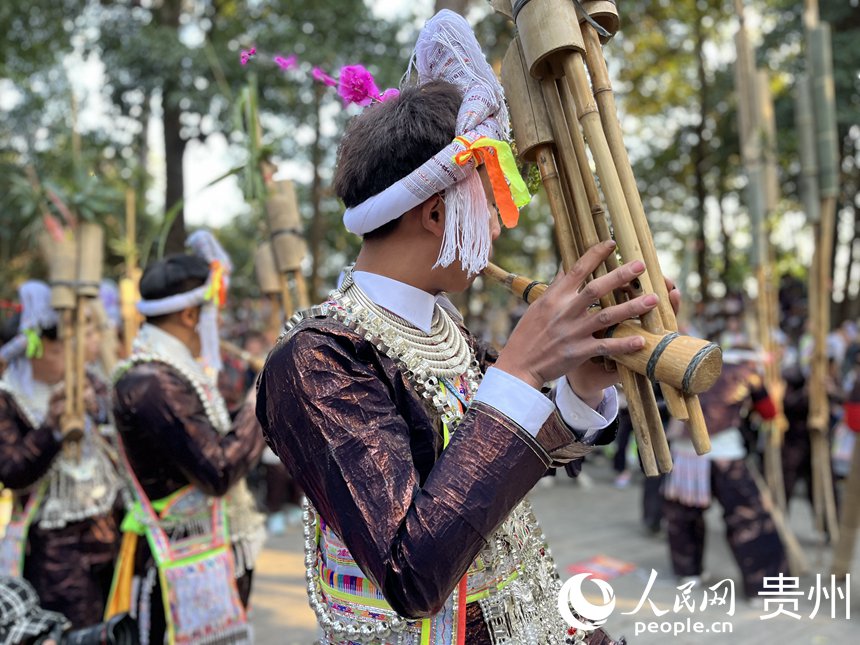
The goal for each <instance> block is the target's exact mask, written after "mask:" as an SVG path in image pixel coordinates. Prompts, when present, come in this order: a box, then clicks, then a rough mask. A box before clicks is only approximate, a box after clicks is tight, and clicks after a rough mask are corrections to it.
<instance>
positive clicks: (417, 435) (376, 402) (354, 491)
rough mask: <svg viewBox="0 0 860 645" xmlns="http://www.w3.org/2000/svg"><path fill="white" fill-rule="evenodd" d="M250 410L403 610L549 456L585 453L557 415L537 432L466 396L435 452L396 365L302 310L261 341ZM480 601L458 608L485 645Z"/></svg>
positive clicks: (423, 413) (433, 584) (438, 599)
mask: <svg viewBox="0 0 860 645" xmlns="http://www.w3.org/2000/svg"><path fill="white" fill-rule="evenodd" d="M476 353H477V354H478V355H480V356H481V357H482V358H483V357H484V355H483V353H481V352H480V351H479V352H476ZM487 358H488V359H489V360H483V361H482V366H483V367H484V368H486V367H487V366H488V364H489V361H491V360H492V355H490V356H488V357H487ZM257 415H258V417H259V419H260V421H261V424H262V426H263V431H264V433H265V435H266V439H267V441H268V442H269V445H270V446H271V447H272V450H274V451H275V453H277V454H278V456H279V457H280V458H281V460H282V461H283V462H284V464H286V466H287V468H288V470H289V471H290V472H291V474H293V476H294V477H295V478H296V481H297V483H298V484H299V485H300V486H301V487H302V489H303V490H304V491H305V493H306V494H307V496H308V497H309V498H310V500H311V501H312V502H313V504H314V506H315V507H316V509H317V510H318V512H319V513H320V515H321V516H322V517H323V518H324V519H325V520H326V522H327V523H328V524H329V525H330V526H331V527H332V529H333V530H334V532H335V533H337V535H338V536H339V537H340V538H341V539H342V540H343V541H344V543H345V544H346V546H347V547H348V549H349V550H350V553H351V554H352V556H353V557H354V558H355V560H356V561H357V562H358V563H359V565H360V566H361V568H362V570H363V571H364V572H365V574H366V575H367V576H368V577H369V578H370V579H371V580H372V581H373V582H374V583H375V584H376V585H377V586H378V587H379V588H380V589H381V590H382V592H383V594H384V595H385V598H386V600H387V601H388V602H389V604H390V605H391V606H392V607H393V608H394V609H395V610H396V611H397V612H398V613H400V614H401V615H403V616H407V617H423V616H429V615H432V614H434V613H435V612H437V611H438V610H439V609H440V607H441V606H442V604H443V603H444V601H445V599H446V598H447V597H448V596H449V595H450V594H451V593H452V591H453V589H454V587H455V586H456V584H457V582H458V581H459V580H460V579H461V578H462V576H463V575H464V573H465V572H466V569H467V568H468V567H469V565H470V564H471V563H472V561H473V560H474V558H475V556H476V554H477V553H478V551H479V550H480V549H481V548H482V547H483V546H484V545H485V544H486V541H487V539H488V538H489V537H490V536H491V535H492V533H493V532H494V531H495V530H496V529H497V528H498V527H499V525H500V524H501V523H502V521H503V520H504V519H505V517H506V516H507V515H508V513H509V512H510V511H511V510H512V509H513V508H514V507H515V506H516V505H517V504H518V503H519V502H520V501H521V500H522V499H523V497H524V496H525V494H526V493H527V492H528V491H529V490H530V489H531V488H532V486H533V485H534V484H535V483H536V482H537V481H538V479H540V477H541V476H543V474H544V473H545V472H546V471H547V468H548V466H549V465H551V464H552V463H553V458H552V455H561V456H562V457H561V458H562V461H561V462H560V463H563V462H564V461H568V460H569V459H571V458H573V457H574V456H575V457H577V458H581V457H582V456H583V455H584V454H585V453H586V452H587V451H588V448H587V447H585V446H583V445H582V444H580V443H578V442H576V441H575V439H574V435H573V433H572V432H571V431H570V429H569V428H568V427H567V426H566V425H565V424H564V422H563V421H562V420H561V417H560V416H559V415H558V413H555V414H553V415H552V416H550V418H549V419H548V420H547V422H546V423H545V424H544V426H543V427H542V428H541V430H540V432H539V433H538V436H537V439H536V440H535V439H534V438H532V437H531V436H530V435H528V433H526V432H525V431H524V430H523V429H522V428H520V427H519V426H517V425H516V424H515V423H514V422H513V421H512V420H511V419H509V418H507V417H506V416H504V415H502V414H501V413H499V412H498V411H496V410H495V409H493V408H491V407H490V406H488V405H485V404H483V403H474V404H472V405H471V407H470V408H469V409H468V411H467V412H466V414H465V415H464V417H463V419H462V421H461V422H460V424H459V426H458V427H457V431H456V432H455V433H454V434H453V436H452V438H451V442H450V444H449V445H448V447H447V449H445V451H444V452H443V451H442V436H441V424H440V423H439V420H438V419H437V418H436V417H435V415H434V414H432V413H430V412H429V411H428V409H427V408H426V407H425V405H424V404H423V403H422V400H421V399H420V398H419V397H418V396H417V394H416V392H415V390H414V388H413V386H412V384H411V383H410V382H409V380H408V379H407V378H406V376H405V375H404V374H403V373H402V372H401V370H400V369H399V368H398V366H397V364H396V363H395V362H394V361H392V360H391V359H390V358H388V357H387V356H385V355H384V354H382V353H380V352H379V351H378V350H377V348H376V347H374V345H373V344H372V343H371V342H369V341H368V340H366V339H365V338H363V337H362V336H360V335H359V334H357V333H355V332H353V331H350V330H348V329H347V328H346V327H344V326H343V325H341V324H340V323H338V322H336V321H332V320H328V319H314V320H305V321H304V322H302V323H300V325H299V326H298V328H297V329H296V331H295V333H294V334H293V335H292V336H291V337H289V338H288V339H286V340H283V341H281V342H280V343H279V344H278V345H277V346H276V347H275V349H274V350H273V351H272V353H271V354H270V356H269V359H268V361H267V364H266V367H265V368H264V370H263V372H262V374H261V378H260V383H259V388H258V399H257ZM605 434H608V435H609V438H610V440H611V437H612V436H613V434H614V428H613V430H610V431H608V432H607V433H605ZM604 441H605V439H604ZM478 611H479V610H478V609H477V608H475V607H471V608H470V609H469V614H468V619H469V634H470V637H469V638H468V639H467V642H468V643H475V644H476V645H483V644H484V643H489V640H488V636H487V635H486V628H485V627H484V626H483V623H482V621H481V619H480V616H479V614H478V613H477V612H478Z"/></svg>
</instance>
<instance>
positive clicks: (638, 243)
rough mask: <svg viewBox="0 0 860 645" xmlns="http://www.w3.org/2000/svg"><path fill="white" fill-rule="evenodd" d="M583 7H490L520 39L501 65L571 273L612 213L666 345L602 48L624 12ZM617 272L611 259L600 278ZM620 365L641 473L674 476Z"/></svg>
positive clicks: (661, 293)
mask: <svg viewBox="0 0 860 645" xmlns="http://www.w3.org/2000/svg"><path fill="white" fill-rule="evenodd" d="M584 5H585V8H583V6H582V5H580V3H579V2H576V1H574V2H567V1H565V2H559V1H558V0H515V1H513V2H511V1H508V2H507V3H504V2H502V1H500V0H497V1H495V2H493V6H494V7H496V9H497V10H499V11H500V12H501V13H504V14H505V15H507V16H509V17H511V18H512V19H513V20H514V21H515V22H516V25H517V30H518V34H519V35H518V37H517V39H516V40H515V41H514V42H513V43H512V44H511V47H510V49H509V50H508V54H507V55H506V57H505V61H504V63H503V66H502V83H503V85H504V86H505V90H506V95H507V99H508V102H509V104H510V108H511V117H512V122H513V129H514V134H515V136H516V140H517V149H518V151H519V153H520V156H521V158H523V159H525V160H528V161H534V162H535V163H536V164H537V165H538V168H539V170H540V172H541V177H542V179H543V181H544V187H545V189H546V191H547V197H548V201H549V204H550V209H551V211H552V213H553V219H554V220H555V228H556V235H557V238H558V243H559V252H560V255H561V257H562V261H563V264H564V266H565V269H566V270H567V269H569V268H570V267H571V266H572V264H573V262H575V260H576V258H578V257H579V256H581V255H582V254H583V253H584V252H585V250H586V249H587V248H589V247H590V246H593V245H594V244H596V243H597V242H599V241H600V240H605V239H609V237H610V226H609V224H608V223H607V221H606V218H605V212H606V211H608V214H609V217H610V219H611V222H612V227H611V230H612V231H614V239H615V240H616V242H617V243H618V250H619V251H620V256H621V260H623V261H624V262H633V261H636V260H641V261H643V262H644V264H645V266H646V268H647V270H646V273H644V274H643V275H642V276H641V277H640V278H639V279H638V280H637V281H635V282H634V284H633V285H632V287H633V293H634V295H637V296H638V295H641V294H647V293H655V294H656V295H657V297H658V300H659V305H658V307H657V308H656V309H655V310H653V311H651V312H649V313H647V314H645V315H643V316H642V317H641V319H640V321H639V322H640V324H641V330H642V334H643V335H644V333H648V334H651V335H652V337H656V338H660V339H664V338H665V337H667V336H668V335H671V334H676V333H677V330H678V327H677V321H676V320H675V315H674V311H673V310H672V307H671V303H670V301H669V297H668V291H667V289H666V286H665V280H664V278H663V275H662V272H661V270H660V265H659V262H658V261H657V253H656V249H655V247H654V242H653V239H652V237H651V232H650V228H649V227H648V222H647V220H646V218H645V213H644V208H643V207H642V203H641V199H640V197H639V193H638V189H637V187H636V183H635V179H634V177H633V172H632V169H631V167H630V162H629V159H628V157H627V152H626V149H625V147H624V145H623V141H622V137H621V129H620V125H619V123H618V118H617V114H616V110H615V103H614V97H613V94H612V87H611V84H610V82H609V78H608V73H607V71H606V64H605V60H604V58H603V52H602V49H601V40H604V41H605V40H608V39H609V38H611V36H612V34H613V33H614V30H615V29H617V27H618V13H617V11H616V10H615V3H614V2H607V1H603V2H585V3H584ZM586 10H589V11H591V12H592V13H593V14H594V17H591V16H590V15H589V14H588V13H586ZM580 22H581V23H582V24H581V25H580ZM607 28H609V30H607ZM589 75H590V82H589ZM586 142H587V146H586ZM589 150H590V156H589V154H588V151H589ZM591 161H593V162H594V166H595V167H596V170H597V177H598V179H599V185H600V190H598V187H597V182H596V181H595V178H594V176H593V175H592V173H591V170H590V164H591ZM601 197H602V198H601ZM604 202H605V204H606V209H605V210H604V207H603V203H604ZM615 266H617V261H616V259H615V258H612V259H610V260H609V261H608V262H607V263H606V264H605V266H601V267H599V268H598V270H597V271H595V273H594V276H593V277H599V276H601V275H605V273H606V272H607V271H610V270H612V269H613V268H615ZM616 297H617V298H622V299H623V298H625V297H626V296H625V295H624V294H617V295H608V296H606V297H605V298H603V299H601V303H600V304H601V306H604V307H607V306H611V305H613V304H615V302H616ZM717 355H718V353H717ZM625 360H626V359H625ZM618 361H619V363H620V366H619V375H620V377H621V381H622V385H623V387H624V389H625V393H626V394H627V397H628V402H629V410H630V413H631V417H632V420H633V426H634V430H635V431H636V437H637V441H638V442H639V447H640V451H641V456H642V462H643V468H644V470H645V472H646V474H647V475H655V474H657V473H658V471H662V472H668V470H670V469H671V465H672V464H671V455H670V454H669V450H668V444H667V442H666V438H665V435H664V433H663V431H662V424H661V423H660V419H659V414H658V413H657V407H656V400H655V399H654V393H653V390H652V388H651V383H650V381H649V380H648V378H647V376H648V375H647V374H646V375H643V374H640V373H638V372H637V371H634V370H633V369H630V368H629V367H628V366H626V365H624V363H623V362H621V359H618ZM646 371H647V370H646ZM718 372H719V371H717V373H718ZM681 384H683V382H682V383H681ZM677 385H678V384H677V383H676V384H675V385H674V386H673V384H672V383H670V382H669V381H665V380H664V381H661V388H662V391H663V394H664V398H665V400H666V404H667V407H668V409H669V411H670V413H671V414H672V415H673V416H674V417H676V418H678V419H680V420H685V421H688V425H689V427H690V434H691V439H692V441H693V445H694V446H695V448H696V451H697V453H699V454H704V453H705V452H707V451H708V450H709V449H710V441H709V439H708V434H707V428H706V426H705V420H704V417H703V415H702V410H701V406H700V405H699V401H698V398H697V397H696V396H695V393H692V392H687V391H683V389H682V388H679V387H677Z"/></svg>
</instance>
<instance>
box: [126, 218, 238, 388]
mask: <svg viewBox="0 0 860 645" xmlns="http://www.w3.org/2000/svg"><path fill="white" fill-rule="evenodd" d="M186 245H187V246H188V247H190V249H191V250H192V251H193V252H194V254H195V255H197V256H199V257H201V258H203V259H204V260H206V261H207V262H208V263H209V277H208V278H207V280H206V283H205V284H203V285H202V286H199V287H197V288H195V289H192V290H190V291H186V292H185V293H177V294H175V295H172V296H167V297H166V298H158V299H156V300H141V301H140V302H138V303H137V310H138V311H139V312H140V313H141V315H143V316H146V317H152V316H164V315H167V314H172V313H176V312H177V311H182V310H183V309H187V308H188V307H196V306H198V305H203V308H202V310H201V311H200V321H199V323H198V326H197V333H198V335H199V336H200V359H201V362H202V363H203V365H204V367H206V368H208V369H210V370H212V371H214V372H216V373H217V372H218V371H220V370H221V367H222V363H221V349H220V344H219V337H218V309H219V308H220V307H223V306H224V303H225V302H226V300H227V288H228V287H229V285H230V272H231V271H232V270H233V264H232V263H231V262H230V256H228V255H227V252H226V251H225V250H224V248H223V247H222V246H221V245H220V244H219V243H218V240H216V239H215V237H214V236H213V235H212V233H210V232H209V231H204V230H200V231H195V232H194V233H192V234H191V235H190V236H189V237H188V240H187V242H186Z"/></svg>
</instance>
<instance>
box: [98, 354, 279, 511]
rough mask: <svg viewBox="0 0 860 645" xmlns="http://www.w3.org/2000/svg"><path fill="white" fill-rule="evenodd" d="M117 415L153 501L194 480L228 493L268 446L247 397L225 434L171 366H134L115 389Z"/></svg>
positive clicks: (212, 491)
mask: <svg viewBox="0 0 860 645" xmlns="http://www.w3.org/2000/svg"><path fill="white" fill-rule="evenodd" d="M113 405H114V419H115V423H116V425H117V430H118V431H119V433H120V436H121V438H122V442H123V445H124V447H125V449H126V453H127V454H128V458H129V461H130V462H131V465H132V468H133V469H134V471H135V474H136V475H137V477H138V480H139V481H140V483H141V485H142V486H143V488H144V490H145V491H146V493H147V495H149V496H150V497H151V498H153V499H158V498H160V497H164V496H165V495H167V494H169V493H172V492H173V491H175V490H177V489H178V488H180V487H182V486H184V485H186V484H188V483H192V484H194V485H196V486H198V487H199V488H200V489H201V490H202V491H203V492H205V493H207V494H209V495H215V496H221V495H224V494H225V493H226V492H227V491H228V490H229V489H230V488H231V487H232V486H233V484H234V483H236V481H238V480H239V479H240V478H242V477H243V476H245V474H247V472H248V471H249V470H250V469H251V468H252V467H253V466H254V464H256V462H257V460H258V459H259V457H260V454H261V453H262V451H263V448H264V447H265V441H264V440H263V436H262V433H261V431H260V426H259V424H258V423H257V420H256V418H255V416H254V405H253V402H252V401H249V402H248V403H247V404H246V406H245V408H243V410H242V411H241V412H240V413H239V415H238V416H237V417H236V420H235V421H234V422H233V425H232V428H231V430H230V431H229V432H227V433H226V434H221V433H220V432H218V430H217V429H216V428H215V427H213V425H212V423H211V421H210V420H209V418H208V417H207V415H206V413H205V410H204V407H203V403H202V401H201V400H200V397H199V396H198V395H197V393H196V391H195V390H194V388H193V387H192V386H191V384H190V383H188V381H186V380H185V379H184V378H183V377H182V376H180V375H179V374H178V373H177V372H176V371H174V370H173V369H171V368H170V367H168V366H167V365H163V364H159V363H156V362H151V363H144V364H140V365H135V366H134V367H132V368H130V369H129V370H128V372H126V374H124V375H123V376H122V377H121V378H120V379H119V380H118V381H117V384H116V387H115V389H114V402H113Z"/></svg>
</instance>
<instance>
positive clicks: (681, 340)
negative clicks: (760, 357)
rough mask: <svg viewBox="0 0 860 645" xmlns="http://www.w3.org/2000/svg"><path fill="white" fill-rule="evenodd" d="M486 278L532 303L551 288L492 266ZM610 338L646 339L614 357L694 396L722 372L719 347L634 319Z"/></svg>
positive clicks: (611, 332)
mask: <svg viewBox="0 0 860 645" xmlns="http://www.w3.org/2000/svg"><path fill="white" fill-rule="evenodd" d="M484 275H486V276H487V277H489V278H491V279H493V280H495V281H497V282H499V283H501V284H503V285H504V286H505V287H506V288H507V289H508V290H509V291H511V292H512V293H513V294H514V295H516V296H517V297H520V298H522V299H523V300H525V301H526V302H528V303H529V304H531V303H532V302H534V301H535V300H537V298H539V297H540V296H541V295H543V293H544V291H546V289H547V285H545V284H543V283H541V282H537V281H535V280H529V279H528V278H525V277H523V276H520V275H516V274H514V273H509V272H508V271H505V270H504V269H502V268H501V267H498V266H496V265H495V264H492V263H490V264H488V265H487V267H486V268H485V269H484ZM606 335H607V336H608V337H610V338H629V337H630V336H641V337H642V338H644V339H645V346H644V347H643V348H642V349H640V350H638V351H636V352H633V353H631V354H623V355H619V356H613V358H614V359H615V360H616V361H617V362H618V363H620V364H621V365H624V366H625V367H627V368H629V369H632V370H633V371H634V372H636V373H638V374H643V375H645V376H647V377H648V378H649V379H650V380H652V381H660V382H669V383H671V384H674V385H675V386H676V387H677V388H678V389H684V390H685V391H688V392H690V393H699V392H704V391H705V390H708V389H710V387H711V386H712V385H713V384H714V383H715V382H716V380H717V378H718V377H719V375H720V372H721V371H722V350H721V349H720V347H719V346H718V345H715V344H714V343H709V342H708V341H705V340H702V339H700V338H695V337H692V336H681V335H679V334H664V335H659V334H652V333H651V332H648V331H647V330H645V329H643V328H642V325H641V324H640V323H638V322H636V321H633V320H627V321H624V322H622V323H620V324H618V325H615V326H613V327H611V328H610V329H609V330H608V331H607V334H606Z"/></svg>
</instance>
